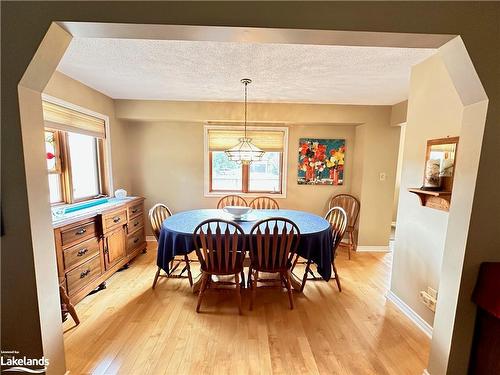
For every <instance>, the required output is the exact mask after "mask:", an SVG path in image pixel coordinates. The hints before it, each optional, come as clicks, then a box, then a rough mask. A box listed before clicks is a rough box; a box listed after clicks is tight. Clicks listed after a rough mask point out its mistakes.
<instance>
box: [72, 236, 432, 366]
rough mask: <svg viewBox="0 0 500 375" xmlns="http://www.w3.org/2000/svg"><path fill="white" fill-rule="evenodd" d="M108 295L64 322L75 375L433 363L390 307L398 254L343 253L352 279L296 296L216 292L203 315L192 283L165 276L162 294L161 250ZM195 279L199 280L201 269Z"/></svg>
mask: <svg viewBox="0 0 500 375" xmlns="http://www.w3.org/2000/svg"><path fill="white" fill-rule="evenodd" d="M148 247H149V249H150V250H149V251H148V253H147V254H145V255H141V256H139V257H137V259H136V260H135V261H134V262H133V263H132V264H131V266H130V268H129V269H127V270H124V271H122V272H118V273H117V274H115V275H114V276H113V277H111V278H110V279H109V280H108V287H107V289H106V290H104V291H102V292H99V293H97V294H94V295H91V296H88V297H86V298H85V299H84V300H83V301H81V302H80V303H79V304H78V305H77V306H76V309H77V311H78V314H79V316H80V320H81V324H80V325H79V326H78V327H76V328H73V326H74V324H73V322H72V321H71V320H68V321H66V322H65V323H64V330H65V334H64V341H65V347H66V360H67V367H68V369H69V370H70V374H134V375H138V374H153V375H156V374H191V373H192V374H225V373H232V374H288V375H292V374H299V373H300V374H356V375H362V374H377V375H378V374H398V375H401V374H415V375H417V374H418V375H421V374H422V371H423V369H424V368H425V366H426V362H427V357H428V352H429V339H428V338H427V337H426V336H425V335H424V334H423V333H422V332H421V331H420V330H418V329H417V328H416V327H415V326H414V325H413V323H411V322H410V320H409V319H407V318H406V317H405V316H404V315H402V314H401V313H400V312H399V310H398V309H397V308H396V307H395V306H393V305H392V304H391V302H388V301H386V299H385V297H384V295H385V293H386V291H387V289H388V286H389V272H390V263H391V254H380V253H379V254H376V253H357V254H353V257H352V260H351V261H349V260H347V254H346V252H342V253H341V254H339V256H338V258H337V262H336V263H337V268H338V271H339V274H340V280H341V282H342V293H339V292H338V290H337V286H336V284H335V281H334V280H331V281H330V282H328V283H326V282H323V281H311V282H308V283H307V285H306V288H305V291H304V294H297V293H294V301H295V309H294V310H289V309H288V300H287V296H286V292H283V293H281V292H280V291H279V290H278V289H276V288H270V289H264V288H260V289H259V290H258V291H257V298H256V301H255V306H254V310H253V311H252V312H250V311H249V310H248V303H249V295H248V293H247V291H245V292H244V294H243V304H244V305H243V306H244V309H243V314H244V315H242V316H240V315H238V310H237V305H236V301H235V299H234V294H233V293H229V292H228V293H225V292H219V291H210V290H209V291H208V292H207V293H206V295H205V299H204V301H203V305H202V313H200V314H197V313H196V312H195V307H196V298H197V296H196V295H193V294H192V293H191V292H190V290H189V283H188V281H187V279H165V278H161V279H160V281H159V282H158V285H157V287H156V289H155V290H152V289H151V283H152V281H153V277H154V274H155V271H156V265H155V244H153V243H149V244H148ZM193 268H194V270H193V271H194V272H193V275H198V272H197V269H196V265H194V266H193Z"/></svg>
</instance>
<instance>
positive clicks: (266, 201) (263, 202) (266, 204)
mask: <svg viewBox="0 0 500 375" xmlns="http://www.w3.org/2000/svg"><path fill="white" fill-rule="evenodd" d="M248 206H249V207H251V208H253V209H254V210H279V209H280V205H279V204H278V202H276V200H275V199H273V198H270V197H265V196H262V197H257V198H254V199H253V200H252V201H251V202H250V203H249V204H248Z"/></svg>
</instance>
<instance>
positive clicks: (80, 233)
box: [75, 228, 87, 235]
mask: <svg viewBox="0 0 500 375" xmlns="http://www.w3.org/2000/svg"><path fill="white" fill-rule="evenodd" d="M85 232H87V229H85V228H80V229H78V230H77V231H76V233H75V234H77V235H82V234H84V233H85Z"/></svg>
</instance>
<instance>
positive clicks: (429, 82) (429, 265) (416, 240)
mask: <svg viewBox="0 0 500 375" xmlns="http://www.w3.org/2000/svg"><path fill="white" fill-rule="evenodd" d="M461 122H462V104H461V101H460V98H459V97H458V94H457V92H456V90H455V87H454V86H453V82H452V81H451V79H450V77H449V75H448V72H447V70H446V67H445V65H444V63H443V61H442V59H441V57H440V56H439V55H435V56H433V57H431V58H429V59H427V60H425V61H424V62H422V63H420V64H419V65H417V66H414V67H413V69H412V73H411V82H410V95H409V100H408V122H407V125H406V134H405V142H404V151H403V168H402V173H401V191H400V197H399V211H398V217H397V225H396V241H395V246H394V261H393V271H392V280H391V291H392V292H393V293H394V294H396V296H398V297H399V298H400V299H402V300H403V301H404V302H405V303H406V304H407V305H408V306H410V307H411V308H412V309H413V310H414V311H415V312H416V313H417V314H418V315H420V316H421V317H422V318H423V319H424V320H425V321H426V322H428V323H429V324H431V325H432V324H433V320H434V314H433V312H432V311H430V310H429V309H427V308H426V307H425V306H424V305H423V304H422V303H421V302H420V301H419V297H418V296H419V291H420V290H426V289H427V286H430V287H432V288H434V289H438V287H439V278H440V273H441V263H442V257H443V251H444V245H445V239H446V232H447V226H448V215H449V214H448V213H447V212H444V211H439V210H435V209H430V208H427V207H422V206H421V205H420V202H419V199H418V197H417V196H416V195H415V194H412V193H409V192H408V191H407V189H408V188H411V187H420V186H421V185H422V181H423V171H424V163H425V153H426V144H427V140H429V139H434V138H444V137H447V136H457V135H460V128H461ZM458 152H459V154H458V159H459V161H458V162H460V158H461V155H460V149H459V151H458Z"/></svg>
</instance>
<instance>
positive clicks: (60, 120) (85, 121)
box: [42, 101, 106, 138]
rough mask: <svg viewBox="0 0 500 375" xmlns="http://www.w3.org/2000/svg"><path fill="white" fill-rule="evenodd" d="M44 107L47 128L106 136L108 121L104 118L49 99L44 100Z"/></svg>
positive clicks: (93, 135) (99, 136)
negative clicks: (51, 101)
mask: <svg viewBox="0 0 500 375" xmlns="http://www.w3.org/2000/svg"><path fill="white" fill-rule="evenodd" d="M42 107H43V118H44V121H45V127H47V128H51V129H57V130H63V131H68V132H73V133H80V134H85V135H90V136H92V137H96V138H106V123H105V121H104V120H103V119H100V118H97V117H95V116H91V115H87V114H85V113H81V112H78V111H75V110H73V109H69V108H66V107H62V106H60V105H57V104H54V103H50V102H47V101H43V102H42Z"/></svg>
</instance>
